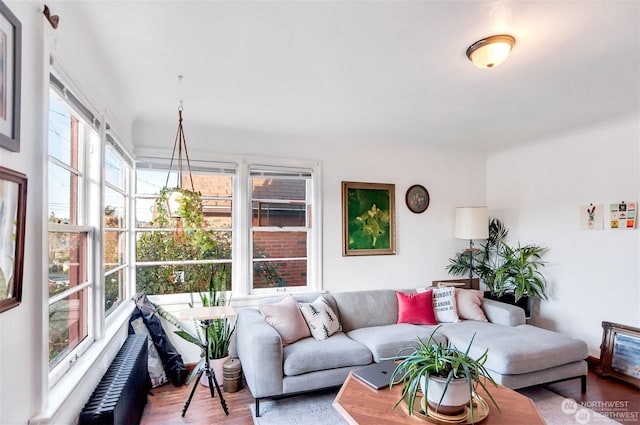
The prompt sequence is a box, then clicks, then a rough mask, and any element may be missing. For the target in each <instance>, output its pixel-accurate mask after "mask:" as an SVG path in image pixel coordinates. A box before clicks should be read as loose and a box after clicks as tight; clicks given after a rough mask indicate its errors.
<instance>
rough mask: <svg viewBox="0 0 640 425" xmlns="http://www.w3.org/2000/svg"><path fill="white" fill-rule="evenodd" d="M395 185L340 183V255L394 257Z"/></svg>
mask: <svg viewBox="0 0 640 425" xmlns="http://www.w3.org/2000/svg"><path fill="white" fill-rule="evenodd" d="M395 199H396V194H395V185H393V184H386V183H357V182H342V255H343V256H349V255H390V254H395V253H396V229H395V226H396V201H395Z"/></svg>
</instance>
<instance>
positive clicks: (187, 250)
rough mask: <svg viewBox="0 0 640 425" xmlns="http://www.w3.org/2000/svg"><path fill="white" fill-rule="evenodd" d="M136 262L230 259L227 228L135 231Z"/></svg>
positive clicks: (229, 241) (229, 237)
mask: <svg viewBox="0 0 640 425" xmlns="http://www.w3.org/2000/svg"><path fill="white" fill-rule="evenodd" d="M137 238H138V240H137V243H136V246H137V250H136V261H185V260H215V259H228V258H231V231H230V230H229V231H220V232H216V231H213V230H207V229H200V230H196V231H193V230H190V229H181V230H180V229H179V230H176V231H164V230H163V231H152V232H138V233H137Z"/></svg>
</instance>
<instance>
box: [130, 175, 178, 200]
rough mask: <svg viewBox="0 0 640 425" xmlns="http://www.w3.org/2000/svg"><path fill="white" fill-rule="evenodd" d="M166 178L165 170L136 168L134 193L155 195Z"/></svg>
mask: <svg viewBox="0 0 640 425" xmlns="http://www.w3.org/2000/svg"><path fill="white" fill-rule="evenodd" d="M166 180H167V171H166V170H145V169H140V168H138V169H137V170H136V193H137V194H138V195H156V194H158V193H160V189H162V187H163V186H164V184H165V181H166ZM174 181H175V180H174ZM170 187H172V186H170Z"/></svg>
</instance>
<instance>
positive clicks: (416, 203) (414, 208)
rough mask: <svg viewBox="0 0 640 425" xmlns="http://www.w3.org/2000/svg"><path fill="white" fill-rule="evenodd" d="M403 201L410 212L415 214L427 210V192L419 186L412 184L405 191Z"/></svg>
mask: <svg viewBox="0 0 640 425" xmlns="http://www.w3.org/2000/svg"><path fill="white" fill-rule="evenodd" d="M404 200H405V202H406V203H407V207H408V208H409V209H410V210H411V212H414V213H416V214H420V213H423V212H425V211H426V210H427V208H429V200H430V199H429V192H427V189H425V187H424V186H422V185H419V184H414V185H413V186H411V187H410V188H409V190H407V194H406V195H405V198H404Z"/></svg>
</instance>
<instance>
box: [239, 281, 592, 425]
mask: <svg viewBox="0 0 640 425" xmlns="http://www.w3.org/2000/svg"><path fill="white" fill-rule="evenodd" d="M396 292H397V291H395V290H370V291H354V292H342V293H335V294H321V296H322V297H323V298H324V299H325V300H326V301H327V304H328V305H329V306H330V307H331V309H332V310H333V311H334V312H335V314H336V316H337V317H338V319H339V321H340V324H341V330H340V331H338V332H336V333H334V334H333V335H331V336H330V337H329V338H327V339H325V340H317V339H315V338H313V337H306V338H302V339H300V340H298V341H296V342H293V343H291V344H287V345H284V346H283V342H282V338H281V336H280V334H279V333H278V331H277V330H276V329H275V328H274V327H273V326H271V325H270V324H269V323H268V322H267V321H266V320H265V318H264V317H263V315H262V314H261V312H260V311H259V310H257V309H245V310H241V311H239V313H238V319H237V324H236V338H237V351H238V356H239V357H240V361H241V363H242V368H243V373H244V375H245V379H246V382H247V386H248V387H249V389H250V391H251V394H252V395H253V397H254V398H255V399H256V416H259V414H260V410H259V406H260V404H259V402H260V399H264V398H275V397H281V396H286V395H292V394H297V393H301V392H307V391H313V390H318V389H322V388H327V387H333V386H339V385H341V384H342V383H343V382H344V380H345V379H346V377H347V376H348V374H349V372H350V371H351V370H354V369H358V368H361V367H363V366H366V365H368V364H370V363H372V362H379V361H380V360H382V359H384V358H387V357H391V356H394V355H396V354H397V353H398V351H399V350H401V349H403V348H406V347H407V346H409V345H410V344H411V342H413V341H415V340H416V339H417V338H421V339H424V340H426V339H427V338H428V337H429V335H430V334H431V333H432V331H433V330H434V329H435V328H436V326H437V325H414V324H409V323H398V300H397V295H396ZM402 292H405V293H415V290H403V291H402ZM318 296H319V294H313V295H303V296H298V297H296V300H297V301H298V302H301V303H311V302H313V301H314V300H317V298H318ZM280 300H282V297H280V298H276V299H271V300H268V301H265V302H266V303H276V302H278V301H280ZM481 303H482V304H481V307H482V311H483V312H484V315H485V316H486V319H487V321H477V320H462V321H459V322H456V323H445V324H443V325H442V326H441V328H440V329H439V330H438V333H437V334H436V338H438V339H439V340H441V341H446V340H448V341H449V342H451V343H452V344H454V345H456V346H458V347H466V346H467V345H468V344H469V342H470V341H471V338H472V337H473V338H474V341H473V345H472V351H471V353H472V354H473V355H480V354H482V352H484V350H486V349H488V350H489V354H488V360H487V363H486V364H485V366H486V367H487V369H488V370H489V372H490V373H491V375H492V377H493V378H494V379H495V380H496V382H498V383H500V384H502V385H504V386H506V387H509V388H512V389H516V388H523V387H527V386H532V385H538V384H544V383H549V382H557V381H562V380H567V379H574V378H580V379H581V385H582V391H583V392H585V391H586V375H587V363H586V361H585V359H586V357H587V356H588V349H587V345H586V344H585V343H584V342H583V341H580V340H577V339H574V338H570V337H568V336H566V335H562V334H559V333H556V332H552V331H548V330H545V329H541V328H536V327H534V326H530V325H527V324H525V316H524V311H523V310H522V309H521V308H519V307H515V306H512V305H509V304H504V303H501V302H498V301H494V300H488V299H482V301H481ZM474 335H475V337H474Z"/></svg>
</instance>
